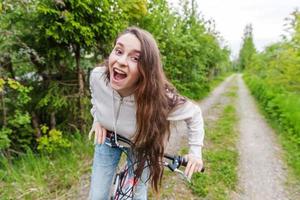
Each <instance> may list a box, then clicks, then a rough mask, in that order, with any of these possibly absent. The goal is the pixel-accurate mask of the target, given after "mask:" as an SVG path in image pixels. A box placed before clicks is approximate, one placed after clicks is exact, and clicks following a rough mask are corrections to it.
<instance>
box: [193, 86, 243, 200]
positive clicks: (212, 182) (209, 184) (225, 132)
mask: <svg viewBox="0 0 300 200" xmlns="http://www.w3.org/2000/svg"><path fill="white" fill-rule="evenodd" d="M228 96H234V95H233V93H232V92H231V93H228ZM236 123H237V117H236V112H235V108H234V106H232V105H227V106H226V107H225V108H224V112H223V114H222V116H221V117H220V118H219V120H218V121H217V122H216V124H214V126H213V127H212V128H210V129H209V130H206V136H205V137H206V138H205V140H206V142H207V143H209V145H208V146H207V147H206V148H205V150H204V152H203V159H204V161H205V165H206V171H205V173H203V174H199V173H198V174H195V175H194V176H193V178H192V183H191V184H190V188H191V189H192V191H193V192H194V193H195V194H196V195H197V196H199V197H205V199H218V200H222V199H230V192H231V191H232V190H235V188H236V185H237V180H238V177H237V166H238V152H237V149H236V141H237V133H236V130H235V124H236Z"/></svg>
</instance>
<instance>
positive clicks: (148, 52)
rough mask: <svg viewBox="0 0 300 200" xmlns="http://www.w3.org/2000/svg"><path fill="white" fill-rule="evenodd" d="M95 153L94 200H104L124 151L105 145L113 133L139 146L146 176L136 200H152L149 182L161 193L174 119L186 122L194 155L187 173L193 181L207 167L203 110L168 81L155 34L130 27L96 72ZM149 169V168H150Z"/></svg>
mask: <svg viewBox="0 0 300 200" xmlns="http://www.w3.org/2000/svg"><path fill="white" fill-rule="evenodd" d="M90 88H91V93H92V100H91V101H92V104H93V108H92V109H91V113H92V115H93V117H94V123H93V127H92V129H91V131H90V134H91V133H93V132H95V141H96V147H95V153H94V161H93V169H92V178H91V189H90V199H93V200H96V199H97V200H98V199H99V200H104V199H108V198H109V197H108V196H109V188H110V186H111V184H112V179H113V175H114V173H115V170H116V166H117V164H118V162H119V159H120V154H121V152H120V151H119V150H118V149H114V148H111V147H109V146H108V145H106V144H105V143H104V141H105V138H106V134H107V130H109V131H114V132H116V133H118V134H120V135H122V136H124V137H126V138H128V139H130V140H131V141H132V142H133V143H134V148H133V149H132V152H133V155H134V158H135V159H136V160H137V161H139V164H138V166H137V169H136V170H135V173H136V175H138V177H140V179H139V183H138V186H137V189H136V193H135V195H134V199H147V180H150V182H151V186H152V187H153V188H154V189H155V190H156V191H157V190H158V187H159V184H160V181H161V178H162V172H163V166H162V165H161V164H160V161H161V159H162V157H163V154H164V150H165V145H166V141H167V140H168V138H169V135H170V130H169V129H170V121H175V120H185V122H186V124H187V127H188V138H189V146H190V150H189V154H188V155H187V156H186V157H187V158H188V160H189V161H188V165H187V167H186V170H185V174H186V175H187V176H188V177H191V176H192V174H193V173H194V172H200V170H201V169H202V167H203V162H202V154H201V147H202V145H203V138H204V129H203V119H202V115H201V110H200V108H199V107H198V106H197V105H195V104H193V103H192V102H191V101H189V100H188V99H186V98H184V97H182V96H180V95H179V94H178V93H177V92H176V90H175V88H174V87H173V86H172V85H171V84H170V83H169V82H168V81H167V79H166V77H165V75H164V72H163V68H162V64H161V59H160V53H159V49H158V47H157V44H156V42H155V40H154V38H153V37H152V35H151V34H150V33H148V32H147V31H145V30H142V29H140V28H137V27H130V28H128V29H126V30H125V31H124V32H123V33H121V34H120V35H119V36H118V37H117V39H116V41H115V46H114V49H113V50H112V52H111V54H110V56H109V58H108V60H107V62H106V63H105V65H104V66H102V67H96V68H95V69H93V71H92V72H91V76H90ZM146 163H147V164H149V165H147V166H148V167H147V168H146V170H144V168H145V165H146Z"/></svg>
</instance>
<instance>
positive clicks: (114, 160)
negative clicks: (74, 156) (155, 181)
mask: <svg viewBox="0 0 300 200" xmlns="http://www.w3.org/2000/svg"><path fill="white" fill-rule="evenodd" d="M126 151H127V152H128V153H129V154H130V155H132V153H131V151H130V149H129V148H128V149H127V150H126ZM121 153H122V150H121V149H119V148H112V147H110V146H108V145H107V144H96V146H95V152H94V161H93V168H92V177H91V187H90V194H89V199H91V200H108V199H109V198H110V197H109V192H110V188H111V185H112V181H113V177H114V174H115V173H116V167H117V165H118V163H119V161H120V157H121ZM127 162H130V161H129V160H127ZM148 175H149V170H148V169H147V168H146V169H145V170H144V171H143V174H142V177H141V178H140V180H139V182H138V185H137V187H136V190H135V193H134V197H133V199H134V200H147V179H148Z"/></svg>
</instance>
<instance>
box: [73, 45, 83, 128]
mask: <svg viewBox="0 0 300 200" xmlns="http://www.w3.org/2000/svg"><path fill="white" fill-rule="evenodd" d="M75 59H76V68H77V76H78V86H79V88H78V89H79V90H78V104H79V128H80V131H81V133H83V132H84V105H83V96H84V72H83V70H82V69H81V68H80V46H79V45H76V48H75Z"/></svg>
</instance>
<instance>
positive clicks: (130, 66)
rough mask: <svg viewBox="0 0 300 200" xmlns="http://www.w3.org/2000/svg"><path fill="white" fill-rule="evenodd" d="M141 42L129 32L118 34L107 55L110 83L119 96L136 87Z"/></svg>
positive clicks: (138, 74) (125, 94)
mask: <svg viewBox="0 0 300 200" xmlns="http://www.w3.org/2000/svg"><path fill="white" fill-rule="evenodd" d="M140 54H141V43H140V41H139V40H138V39H137V37H136V36H135V35H133V34H131V33H126V34H124V35H122V36H120V37H119V38H118V39H117V41H116V45H115V47H114V49H113V50H112V52H111V53H110V55H109V59H108V67H109V73H110V84H111V87H112V88H113V89H115V90H116V91H117V92H118V93H119V94H120V95H121V96H128V95H131V94H132V93H133V92H134V90H135V89H136V84H137V82H138V79H139V76H140V72H139V70H138V66H139V60H140Z"/></svg>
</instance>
